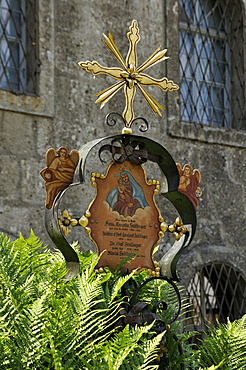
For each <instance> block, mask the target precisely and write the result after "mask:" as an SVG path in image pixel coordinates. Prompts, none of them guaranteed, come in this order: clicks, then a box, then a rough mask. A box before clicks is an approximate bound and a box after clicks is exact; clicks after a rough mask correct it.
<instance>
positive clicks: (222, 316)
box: [187, 263, 246, 332]
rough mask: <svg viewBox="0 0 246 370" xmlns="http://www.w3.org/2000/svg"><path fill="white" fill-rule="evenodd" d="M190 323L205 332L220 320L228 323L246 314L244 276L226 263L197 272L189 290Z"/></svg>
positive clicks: (205, 267)
mask: <svg viewBox="0 0 246 370" xmlns="http://www.w3.org/2000/svg"><path fill="white" fill-rule="evenodd" d="M187 291H188V297H189V304H190V312H189V316H190V317H191V319H189V323H190V324H192V326H194V328H195V330H198V331H200V332H201V331H204V330H205V329H206V327H207V325H209V324H210V325H216V320H217V319H218V320H219V322H222V323H223V322H226V321H227V317H229V319H230V320H235V319H238V318H240V317H241V316H242V315H243V314H245V313H246V281H245V280H244V278H243V276H242V275H241V273H240V272H239V271H237V270H235V269H234V268H233V267H231V266H229V265H227V264H224V263H212V264H208V265H205V266H203V267H202V268H201V269H199V270H197V272H196V273H195V275H194V276H193V278H192V279H191V281H190V283H189V285H188V288H187Z"/></svg>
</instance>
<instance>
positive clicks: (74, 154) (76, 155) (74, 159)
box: [69, 149, 79, 167]
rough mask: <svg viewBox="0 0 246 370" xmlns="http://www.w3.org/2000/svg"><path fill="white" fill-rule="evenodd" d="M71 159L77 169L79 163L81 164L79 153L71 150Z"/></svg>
mask: <svg viewBox="0 0 246 370" xmlns="http://www.w3.org/2000/svg"><path fill="white" fill-rule="evenodd" d="M69 157H70V159H71V160H72V162H73V163H74V165H75V167H76V166H77V164H78V162H79V152H78V151H77V150H75V149H73V150H71V152H70V154H69Z"/></svg>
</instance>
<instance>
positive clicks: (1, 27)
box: [0, 0, 38, 94]
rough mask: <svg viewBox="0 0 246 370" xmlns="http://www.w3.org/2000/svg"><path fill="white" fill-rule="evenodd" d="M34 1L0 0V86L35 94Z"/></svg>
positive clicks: (35, 26)
mask: <svg viewBox="0 0 246 370" xmlns="http://www.w3.org/2000/svg"><path fill="white" fill-rule="evenodd" d="M36 37H37V22H36V1H31V0H0V88H1V89H6V90H9V91H12V92H20V93H28V94H36V92H37V91H36V86H37V72H38V55H37V42H36V41H37V40H36Z"/></svg>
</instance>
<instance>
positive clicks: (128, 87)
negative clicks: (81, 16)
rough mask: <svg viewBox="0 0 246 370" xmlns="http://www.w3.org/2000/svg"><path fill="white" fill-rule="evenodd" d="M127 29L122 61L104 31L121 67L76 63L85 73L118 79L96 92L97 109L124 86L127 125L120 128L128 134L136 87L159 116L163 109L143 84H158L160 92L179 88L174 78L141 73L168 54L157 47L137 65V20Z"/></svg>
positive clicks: (111, 38) (118, 52) (110, 36)
mask: <svg viewBox="0 0 246 370" xmlns="http://www.w3.org/2000/svg"><path fill="white" fill-rule="evenodd" d="M129 30H130V31H129V32H128V33H127V38H128V40H129V50H128V54H127V57H126V60H125V61H124V59H123V57H122V55H121V53H120V51H119V49H118V47H117V45H116V43H115V41H114V39H113V36H112V34H111V33H109V35H108V36H106V35H105V34H103V36H104V44H105V45H106V46H107V47H108V48H109V50H110V51H111V52H112V53H113V54H114V56H115V57H116V59H118V61H119V62H120V64H121V65H122V67H123V68H117V67H115V68H114V67H111V68H110V67H103V66H101V65H100V64H99V63H98V62H96V61H92V62H90V61H86V62H79V63H78V65H79V66H80V67H81V68H83V69H85V70H86V71H87V72H91V73H92V74H93V75H98V74H106V75H108V76H110V77H113V78H114V79H116V80H119V81H120V82H117V83H116V84H114V85H112V86H110V87H108V88H107V89H105V90H103V91H101V92H99V93H97V94H95V96H98V99H97V100H96V103H101V107H100V108H103V107H104V105H105V104H106V103H107V102H108V101H109V100H110V99H111V98H112V97H113V96H114V95H115V94H116V93H117V92H118V91H119V90H120V89H121V88H122V87H123V86H124V94H125V101H126V103H125V109H124V112H123V114H122V116H123V118H124V120H125V124H126V127H125V130H124V129H123V132H124V133H131V128H130V127H131V122H132V121H133V119H134V112H133V101H134V97H135V94H136V88H138V89H139V90H140V92H141V93H142V94H143V96H144V98H145V100H146V101H147V103H148V104H149V105H150V107H151V108H152V110H153V111H154V112H155V113H157V114H159V116H161V112H160V109H164V108H163V107H162V106H161V105H160V104H159V103H158V102H157V101H156V100H155V99H154V98H153V97H152V96H151V95H150V94H149V93H148V92H147V91H146V89H145V88H144V86H157V87H159V88H160V89H161V90H162V91H173V90H178V89H179V86H178V85H176V84H175V83H174V82H173V81H171V80H168V79H167V77H163V78H162V79H159V80H158V79H155V78H153V77H151V76H149V75H147V74H145V73H142V71H144V70H145V69H147V68H149V67H151V66H153V65H154V64H156V63H159V62H161V61H163V60H165V59H168V57H166V56H165V54H166V52H167V49H164V50H161V48H160V47H159V48H158V49H156V51H155V52H154V53H153V54H152V55H151V56H150V57H149V58H148V59H147V60H146V61H145V62H144V63H143V64H141V66H139V67H138V60H137V52H136V46H137V43H138V42H139V40H140V36H139V28H138V23H137V21H136V20H133V21H132V24H131V26H130V27H129Z"/></svg>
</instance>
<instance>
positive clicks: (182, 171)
mask: <svg viewBox="0 0 246 370" xmlns="http://www.w3.org/2000/svg"><path fill="white" fill-rule="evenodd" d="M176 165H177V168H178V171H179V176H180V180H179V187H178V191H180V193H183V194H185V195H186V196H187V197H188V198H189V199H190V200H191V201H192V203H193V205H194V207H195V209H196V208H197V205H198V197H199V196H201V194H202V190H201V188H199V187H198V184H199V183H200V180H201V174H200V171H199V170H196V169H195V170H193V169H192V167H191V166H190V165H189V164H185V165H184V167H183V168H182V166H181V164H180V163H176Z"/></svg>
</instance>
